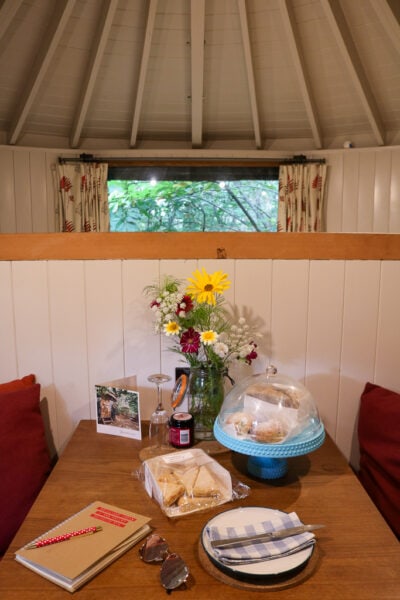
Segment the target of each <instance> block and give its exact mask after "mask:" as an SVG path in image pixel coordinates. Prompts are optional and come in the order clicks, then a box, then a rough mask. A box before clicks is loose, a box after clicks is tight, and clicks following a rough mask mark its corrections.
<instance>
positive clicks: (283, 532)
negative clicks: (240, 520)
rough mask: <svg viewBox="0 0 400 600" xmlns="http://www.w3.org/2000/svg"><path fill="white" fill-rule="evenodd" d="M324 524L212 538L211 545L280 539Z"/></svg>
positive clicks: (226, 545)
mask: <svg viewBox="0 0 400 600" xmlns="http://www.w3.org/2000/svg"><path fill="white" fill-rule="evenodd" d="M321 527H325V525H312V524H310V525H298V526H297V527H289V528H287V529H279V530H276V531H271V532H270V533H259V534H257V535H250V536H244V537H236V538H234V537H231V538H227V539H224V540H212V541H211V542H210V543H211V546H212V547H213V548H234V547H235V546H248V545H249V544H254V543H257V542H259V543H262V542H271V541H273V540H282V539H283V538H286V537H290V536H291V535H298V534H299V533H304V532H305V531H314V529H320V528H321Z"/></svg>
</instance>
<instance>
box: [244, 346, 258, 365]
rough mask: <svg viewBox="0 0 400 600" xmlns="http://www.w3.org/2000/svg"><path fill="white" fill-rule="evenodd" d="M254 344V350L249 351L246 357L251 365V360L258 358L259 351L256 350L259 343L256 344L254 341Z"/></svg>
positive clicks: (246, 360)
mask: <svg viewBox="0 0 400 600" xmlns="http://www.w3.org/2000/svg"><path fill="white" fill-rule="evenodd" d="M252 344H253V350H252V351H251V352H249V354H248V355H247V356H246V358H245V359H244V360H245V362H246V363H247V364H248V365H251V361H252V360H254V359H255V358H257V356H258V355H257V352H256V348H257V344H254V343H253V342H252Z"/></svg>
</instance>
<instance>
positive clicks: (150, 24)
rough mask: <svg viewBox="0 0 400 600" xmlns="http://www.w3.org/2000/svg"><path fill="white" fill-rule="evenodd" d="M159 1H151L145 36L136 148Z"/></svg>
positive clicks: (133, 140)
mask: <svg viewBox="0 0 400 600" xmlns="http://www.w3.org/2000/svg"><path fill="white" fill-rule="evenodd" d="M157 4H158V0H150V3H149V11H148V13H147V23H146V31H145V35H144V43H143V51H142V58H141V61H140V69H139V79H138V84H137V89H136V99H135V108H134V111H133V119H132V129H131V140H130V146H131V148H134V147H135V146H136V142H137V134H138V130H139V120H140V113H141V112H142V104H143V93H144V86H145V83H146V75H147V70H148V66H149V58H150V49H151V42H152V38H153V32H154V22H155V18H156V12H157Z"/></svg>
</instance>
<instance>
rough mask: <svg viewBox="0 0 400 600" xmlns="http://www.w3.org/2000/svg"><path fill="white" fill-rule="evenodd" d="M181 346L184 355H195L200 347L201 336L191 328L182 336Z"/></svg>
mask: <svg viewBox="0 0 400 600" xmlns="http://www.w3.org/2000/svg"><path fill="white" fill-rule="evenodd" d="M180 345H181V349H182V352H183V353H185V354H186V353H187V354H195V353H196V352H197V351H198V349H199V347H200V334H199V333H198V332H197V331H195V330H194V329H193V327H189V329H188V330H187V331H185V332H184V333H183V334H182V336H181V339H180Z"/></svg>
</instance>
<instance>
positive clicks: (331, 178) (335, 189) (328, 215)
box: [324, 152, 344, 232]
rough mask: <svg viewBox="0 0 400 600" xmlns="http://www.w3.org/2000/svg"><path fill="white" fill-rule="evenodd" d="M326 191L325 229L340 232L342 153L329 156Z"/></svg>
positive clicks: (341, 216) (341, 218)
mask: <svg viewBox="0 0 400 600" xmlns="http://www.w3.org/2000/svg"><path fill="white" fill-rule="evenodd" d="M327 165H328V177H327V189H326V199H325V207H324V214H325V229H326V231H328V232H335V231H342V221H343V176H344V175H343V153H342V152H335V153H333V154H330V155H329V160H328V161H327Z"/></svg>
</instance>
